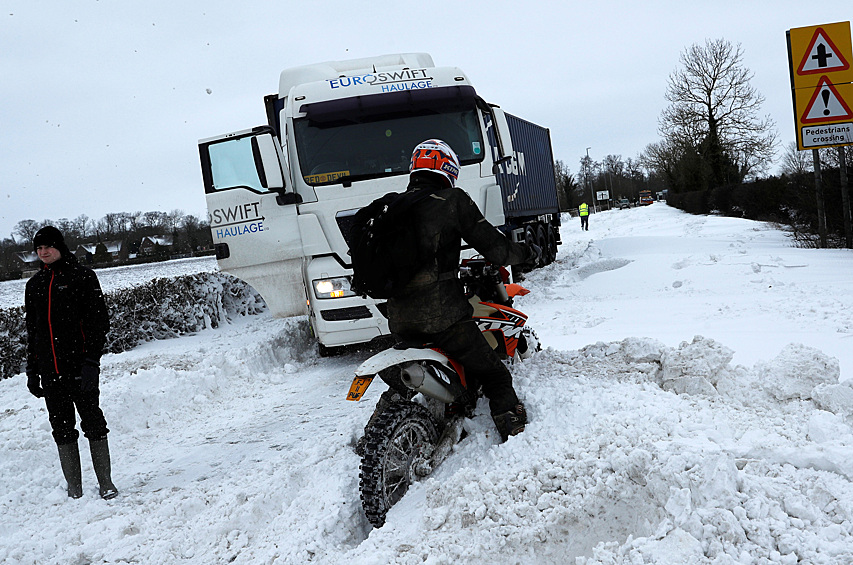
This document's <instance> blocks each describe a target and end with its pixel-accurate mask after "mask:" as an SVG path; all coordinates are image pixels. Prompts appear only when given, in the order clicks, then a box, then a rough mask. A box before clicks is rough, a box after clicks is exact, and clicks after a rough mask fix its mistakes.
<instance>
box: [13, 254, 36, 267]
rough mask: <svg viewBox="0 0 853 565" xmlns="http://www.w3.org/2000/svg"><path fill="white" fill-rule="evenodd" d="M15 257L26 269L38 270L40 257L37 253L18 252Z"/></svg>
mask: <svg viewBox="0 0 853 565" xmlns="http://www.w3.org/2000/svg"><path fill="white" fill-rule="evenodd" d="M15 257H17V258H18V260H19V261H20V262H21V263H22V264H23V266H24V268H25V269H38V264H39V256H38V253H36V252H35V251H18V252H17V253H15Z"/></svg>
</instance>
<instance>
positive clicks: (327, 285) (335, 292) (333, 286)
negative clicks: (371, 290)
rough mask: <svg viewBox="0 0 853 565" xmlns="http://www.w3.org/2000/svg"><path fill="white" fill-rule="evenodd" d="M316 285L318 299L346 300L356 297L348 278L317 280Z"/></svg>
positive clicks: (315, 292) (315, 291) (315, 290)
mask: <svg viewBox="0 0 853 565" xmlns="http://www.w3.org/2000/svg"><path fill="white" fill-rule="evenodd" d="M313 283H314V294H315V295H316V296H317V298H344V297H346V296H355V293H354V292H353V291H352V289H351V288H350V284H349V279H348V278H347V277H335V278H331V279H316V280H314V281H313Z"/></svg>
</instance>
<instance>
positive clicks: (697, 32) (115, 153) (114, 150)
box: [0, 0, 853, 237]
mask: <svg viewBox="0 0 853 565" xmlns="http://www.w3.org/2000/svg"><path fill="white" fill-rule="evenodd" d="M851 12H853V10H851V8H850V3H849V1H841V0H824V1H821V2H807V1H805V0H798V1H791V0H775V1H749V0H739V1H728V0H723V1H712V2H693V1H684V0H680V1H664V0H658V1H655V0H646V1H645V2H635V1H615V0H597V1H594V2H592V1H590V2H572V1H568V2H567V1H566V0H559V1H549V2H507V1H503V0H494V1H490V2H480V1H476V0H474V1H469V2H458V3H447V2H437V3H436V2H412V1H410V0H371V1H370V2H359V1H357V0H351V1H343V0H335V1H322V0H313V1H308V0H302V1H299V2H297V1H293V0H279V1H277V2H259V1H255V0H241V1H240V2H222V1H219V2H217V1H215V0H205V1H201V0H168V1H164V0H145V1H137V0H122V1H121V2H119V1H117V0H111V1H108V0H67V1H63V0H51V1H40V0H6V1H5V2H3V10H2V13H0V135H2V141H3V143H2V150H1V151H0V237H8V236H9V235H10V234H11V232H12V229H13V228H14V226H15V224H17V223H18V222H19V221H20V220H23V219H34V220H37V221H41V220H44V219H48V218H49V219H54V220H55V219H58V218H63V217H65V218H75V217H77V216H79V215H81V214H85V215H87V216H89V217H90V218H92V219H100V218H101V217H102V216H103V215H104V214H106V213H108V212H133V211H142V212H146V211H151V210H162V211H170V210H174V209H180V210H182V211H184V212H185V213H188V214H195V215H199V216H205V215H206V207H205V201H204V192H203V190H202V184H201V173H200V169H199V164H198V150H197V145H196V143H197V141H198V140H199V139H200V138H205V137H210V136H212V135H216V134H220V133H226V132H228V131H233V130H238V129H243V128H247V127H251V126H255V125H260V124H262V123H264V122H265V120H266V118H265V113H264V107H263V101H262V99H263V96H264V95H266V94H272V93H275V92H276V91H277V88H278V76H279V72H280V71H281V70H282V69H283V68H286V67H290V66H296V65H304V64H309V63H315V62H322V61H328V60H339V59H349V58H356V57H367V56H372V55H380V54H385V53H397V52H427V53H430V54H431V55H432V57H433V59H434V61H435V63H436V65H439V66H458V67H461V68H462V69H463V70H464V71H465V72H466V74H467V75H468V77H469V78H470V79H471V81H472V83H473V85H474V87H475V89H476V90H477V92H478V93H479V94H480V95H481V96H482V97H483V98H485V99H486V100H487V101H489V102H493V103H496V104H499V105H501V106H502V107H503V108H504V109H505V110H506V111H508V112H510V113H513V114H515V115H517V116H520V117H523V118H525V119H528V120H530V121H532V122H535V123H538V124H541V125H543V126H546V127H548V128H549V129H550V130H551V137H552V142H553V147H554V156H555V158H556V159H561V160H563V161H564V162H565V163H566V164H567V165H568V166H569V168H570V169H571V171H572V172H573V173H576V172H577V170H578V168H579V165H578V163H579V160H580V158H581V157H582V156H583V155H585V154H586V148H587V147H590V150H589V155H590V157H592V158H593V159H594V160H596V161H600V160H601V159H602V158H603V157H604V156H605V155H608V154H614V155H621V156H622V158H623V159H627V158H628V157H631V158H635V157H636V156H637V155H638V154H639V153H640V152H641V151H642V150H643V149H644V147H645V146H646V145H647V144H649V143H651V142H654V141H657V140H659V135H658V132H657V121H658V117H659V115H660V112H661V111H662V110H663V108H664V107H665V106H666V101H665V100H664V92H665V91H666V81H667V77H668V76H669V74H670V73H671V72H672V71H673V70H675V69H676V67H677V65H678V58H679V54H680V52H681V51H682V50H683V49H684V48H685V47H687V46H689V45H690V44H692V43H704V42H705V40H706V39H717V38H724V39H726V40H729V41H730V42H732V43H735V44H737V43H740V44H741V45H742V47H743V49H744V53H745V57H744V63H745V65H746V66H747V67H748V68H749V69H751V70H752V71H753V73H754V75H755V77H754V79H753V85H754V86H755V87H756V88H757V89H758V90H759V91H760V92H761V94H763V96H764V97H765V98H766V102H765V106H764V113H766V114H769V115H770V116H771V117H772V118H773V119H774V120H775V121H776V124H777V129H778V132H779V139H780V144H781V145H787V144H788V143H790V142H792V141H793V140H794V126H793V110H792V106H791V91H790V85H789V78H788V63H787V49H786V43H785V31H786V30H788V29H790V28H792V27H804V26H811V25H817V24H823V23H832V22H838V21H847V20H850V19H851ZM777 169H778V167H776V166H774V168H773V171H774V172H775V171H776V170H777Z"/></svg>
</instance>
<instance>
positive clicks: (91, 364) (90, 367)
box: [80, 359, 101, 392]
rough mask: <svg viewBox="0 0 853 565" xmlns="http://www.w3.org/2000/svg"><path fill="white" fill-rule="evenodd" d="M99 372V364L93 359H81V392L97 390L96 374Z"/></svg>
mask: <svg viewBox="0 0 853 565" xmlns="http://www.w3.org/2000/svg"><path fill="white" fill-rule="evenodd" d="M100 374H101V366H100V364H99V363H98V362H97V361H95V360H94V359H86V360H84V361H83V367H82V368H81V369H80V390H81V391H82V392H92V391H93V390H98V376H99V375H100Z"/></svg>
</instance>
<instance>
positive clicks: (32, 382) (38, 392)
mask: <svg viewBox="0 0 853 565" xmlns="http://www.w3.org/2000/svg"><path fill="white" fill-rule="evenodd" d="M27 388H28V389H29V390H30V394H32V395H33V396H35V397H36V398H41V397H43V396H44V389H42V388H41V379H40V378H39V376H38V373H36V372H35V371H27Z"/></svg>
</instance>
